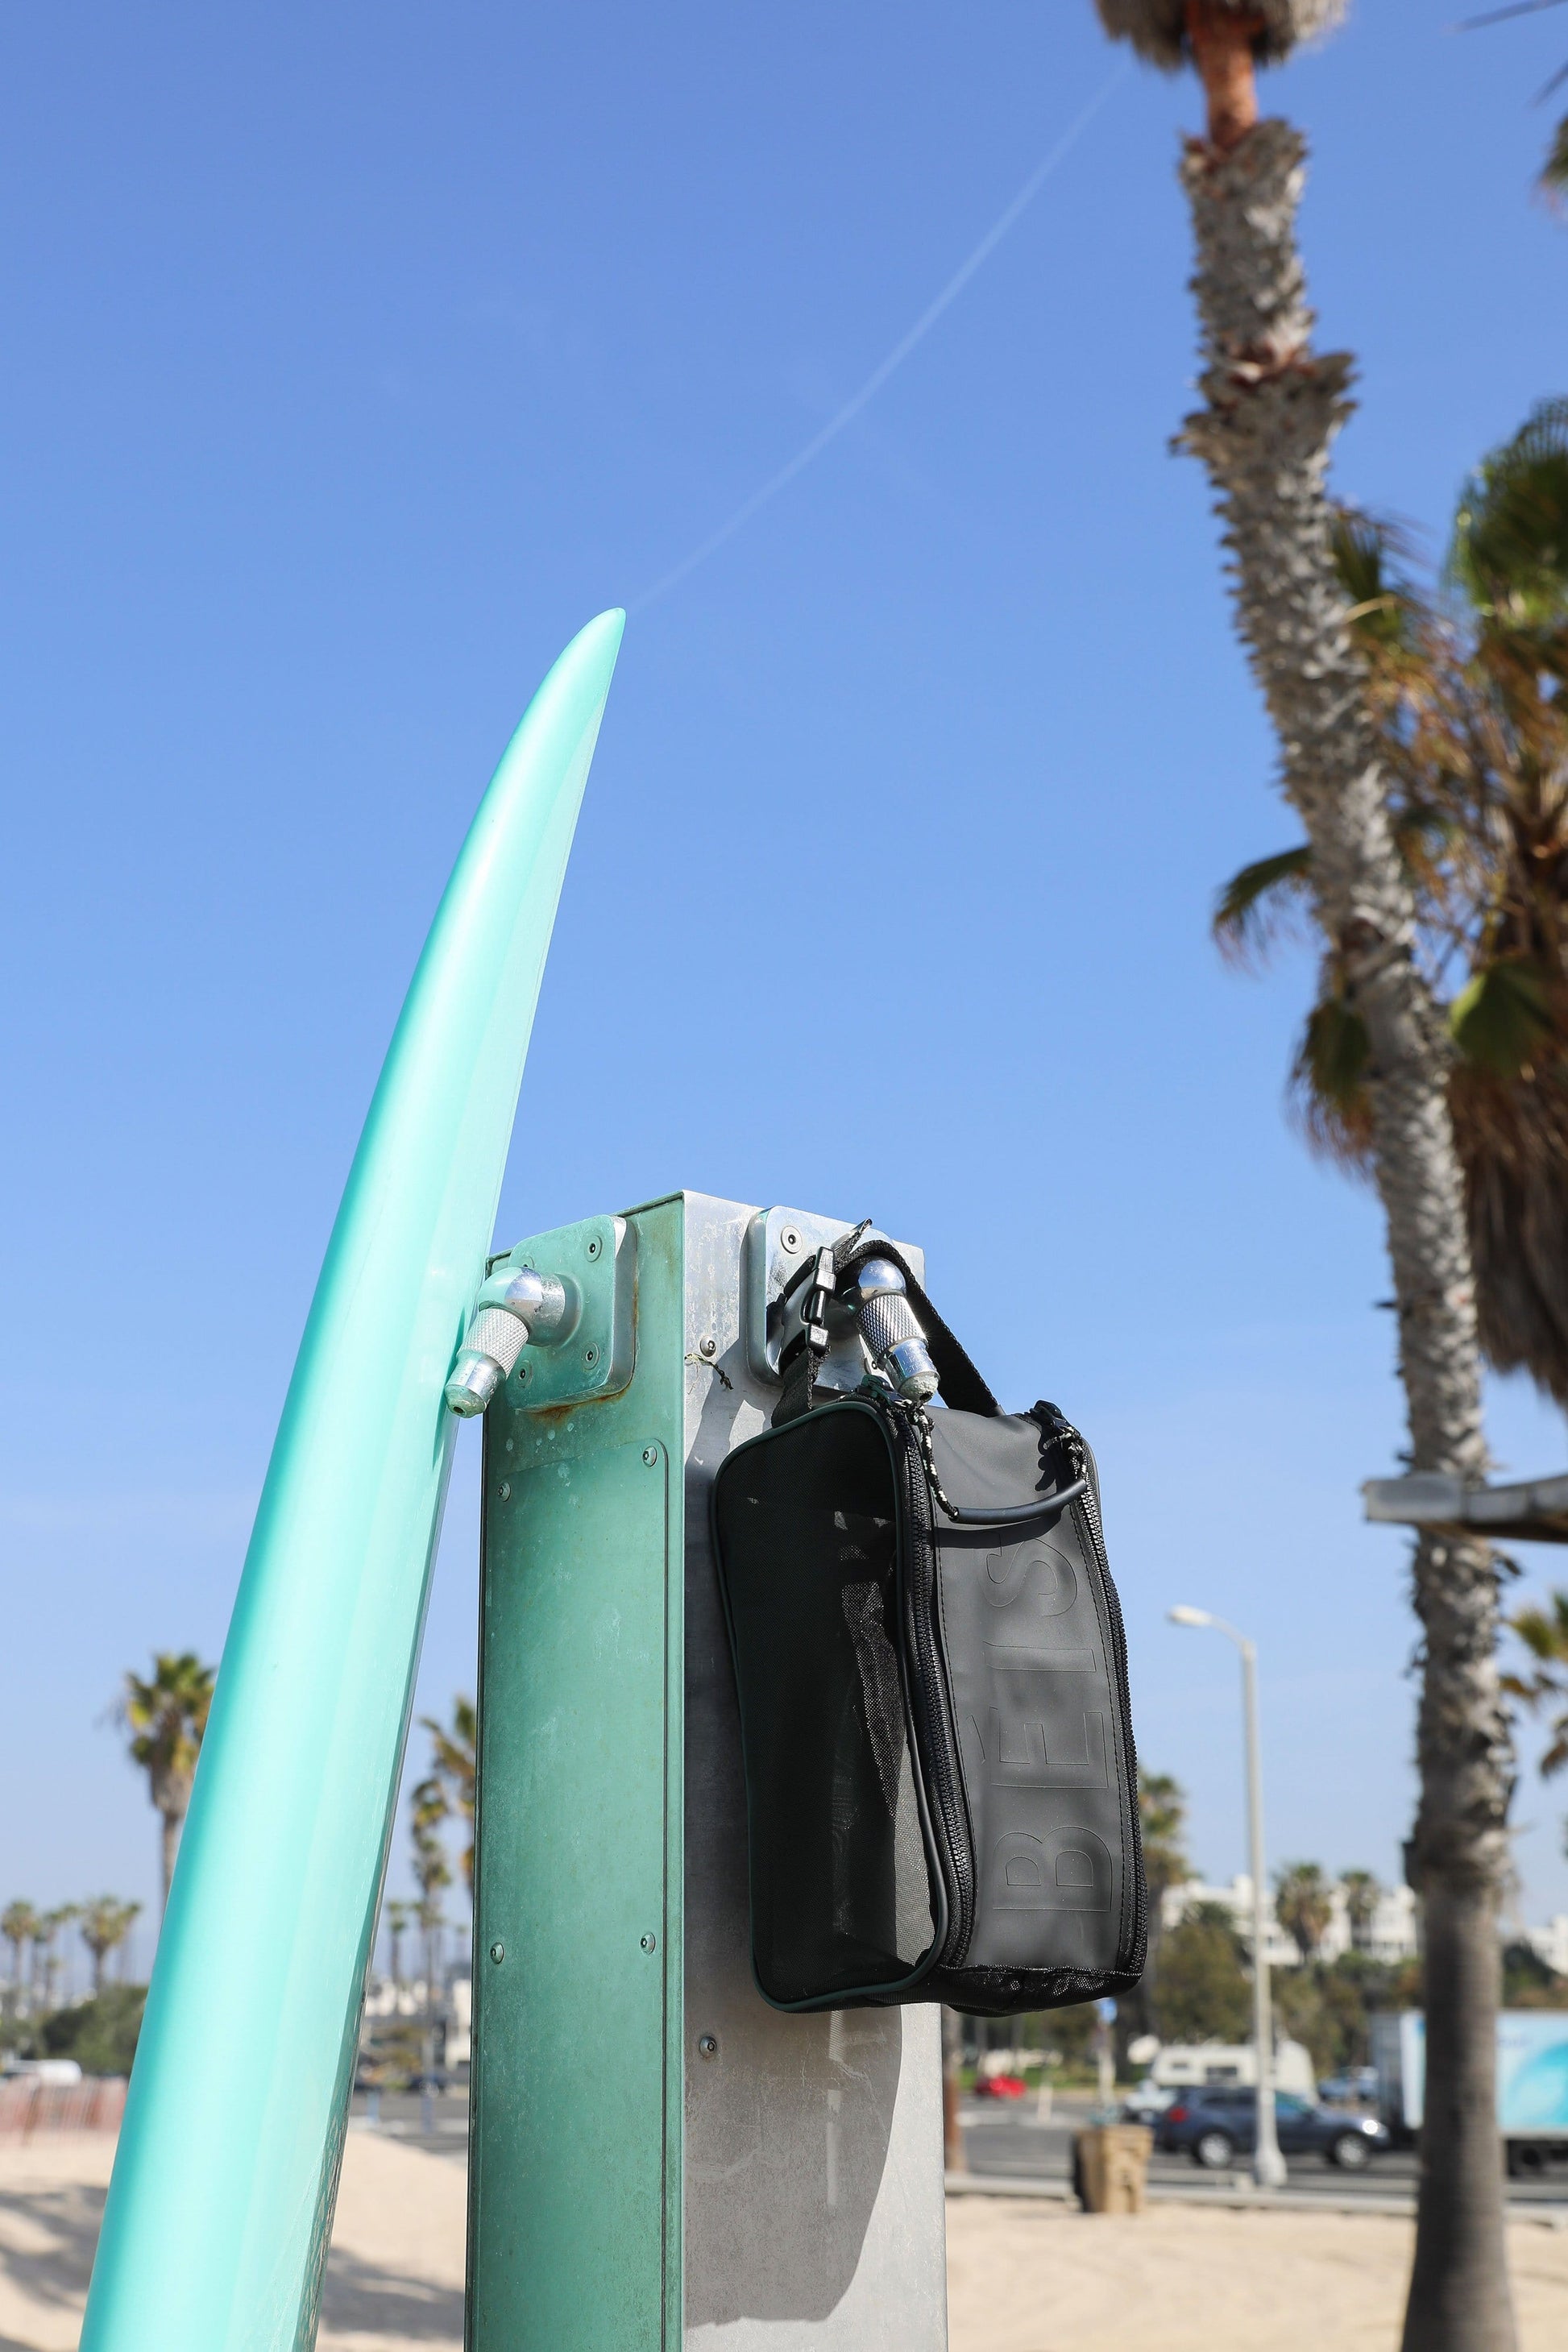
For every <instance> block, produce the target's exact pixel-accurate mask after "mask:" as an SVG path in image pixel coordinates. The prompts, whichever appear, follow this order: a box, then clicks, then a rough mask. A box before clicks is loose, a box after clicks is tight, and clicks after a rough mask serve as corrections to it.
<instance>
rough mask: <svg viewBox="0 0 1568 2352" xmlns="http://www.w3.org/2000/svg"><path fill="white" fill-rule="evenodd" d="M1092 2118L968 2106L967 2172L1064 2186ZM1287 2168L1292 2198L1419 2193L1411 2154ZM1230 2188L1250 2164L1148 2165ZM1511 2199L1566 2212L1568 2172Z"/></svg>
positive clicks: (1190, 2182)
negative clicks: (1343, 2166) (1218, 2167)
mask: <svg viewBox="0 0 1568 2352" xmlns="http://www.w3.org/2000/svg"><path fill="white" fill-rule="evenodd" d="M1088 2112H1089V2103H1088V2101H1087V2100H1079V2099H1075V2098H1061V2099H1058V2102H1057V2108H1056V2113H1055V2115H1054V2116H1052V2118H1051V2120H1050V2121H1049V2122H1048V2123H1041V2122H1039V2121H1038V2120H1037V2103H1036V2100H1035V2098H1034V2096H1033V2095H1030V2096H1029V2097H1027V2098H1025V2099H1020V2100H1018V2101H1017V2102H1016V2104H1014V2105H1008V2106H1005V2107H1004V2106H1003V2105H1002V2104H1001V2102H1000V2101H996V2100H990V2099H986V2100H979V2099H975V2100H966V2101H965V2103H964V2105H963V2109H962V2111H961V2120H962V2122H963V2127H964V2130H963V2142H964V2150H965V2153H966V2155H967V2157H968V2160H969V2169H970V2171H971V2172H973V2173H976V2174H981V2175H987V2174H989V2175H993V2176H994V2175H997V2174H1002V2175H1006V2176H1010V2177H1011V2178H1013V2179H1043V2180H1060V2181H1062V2182H1066V2180H1067V2179H1068V2175H1069V2173H1070V2172H1071V2169H1072V2136H1073V2133H1074V2132H1075V2131H1076V2130H1078V2129H1079V2126H1081V2125H1082V2124H1083V2123H1084V2122H1085V2121H1086V2120H1087V2117H1088ZM1287 2168H1288V2170H1289V2176H1290V2178H1289V2188H1288V2189H1287V2190H1286V2191H1285V2192H1284V2194H1286V2195H1287V2196H1289V2198H1290V2199H1291V2200H1297V2199H1300V2200H1301V2201H1302V2202H1309V2201H1310V2200H1325V2199H1327V2200H1331V2201H1333V2202H1336V2203H1338V2202H1343V2201H1345V2200H1354V2199H1355V2198H1358V2197H1369V2198H1373V2199H1377V2198H1385V2197H1390V2196H1394V2197H1410V2198H1414V2197H1415V2155H1414V2153H1413V2152H1411V2151H1410V2150H1407V2149H1402V2148H1394V2149H1391V2150H1390V2151H1389V2153H1388V2154H1387V2155H1386V2156H1378V2157H1374V2158H1373V2161H1372V2163H1371V2164H1370V2165H1369V2166H1368V2168H1367V2169H1366V2170H1365V2172H1360V2173H1356V2172H1341V2171H1339V2170H1338V2169H1337V2168H1336V2167H1334V2166H1333V2165H1331V2164H1325V2163H1324V2161H1323V2159H1322V2158H1321V2157H1317V2156H1298V2157H1292V2158H1289V2162H1288V2166H1287ZM1232 2182H1234V2183H1235V2185H1236V2186H1237V2187H1238V2188H1246V2189H1250V2188H1251V2186H1252V2176H1251V2174H1250V2172H1249V2171H1248V2170H1247V2167H1246V2165H1245V2163H1243V2164H1242V2165H1240V2166H1238V2168H1237V2171H1236V2172H1235V2173H1234V2174H1230V2173H1212V2172H1211V2173H1205V2172H1204V2171H1202V2170H1200V2168H1198V2166H1197V2165H1195V2164H1194V2162H1193V2160H1192V2158H1190V2157H1185V2156H1161V2155H1160V2154H1159V2153H1158V2152H1156V2153H1155V2155H1154V2157H1153V2158H1152V2160H1151V2163H1150V2167H1149V2184H1150V2187H1151V2188H1152V2189H1162V2188H1164V2189H1203V2188H1204V2187H1205V2185H1208V2186H1210V2187H1213V2188H1215V2189H1217V2188H1219V2187H1220V2186H1221V2185H1222V2184H1225V2185H1227V2186H1228V2185H1229V2184H1230V2183H1232ZM1508 2198H1509V2202H1510V2204H1513V2205H1526V2204H1541V2205H1552V2206H1560V2207H1563V2208H1564V2209H1568V2167H1563V2166H1557V2167H1555V2168H1553V2169H1552V2171H1551V2172H1549V2173H1548V2174H1546V2175H1545V2176H1544V2177H1543V2178H1542V2179H1533V2180H1531V2179H1524V2180H1510V2182H1509V2183H1508Z"/></svg>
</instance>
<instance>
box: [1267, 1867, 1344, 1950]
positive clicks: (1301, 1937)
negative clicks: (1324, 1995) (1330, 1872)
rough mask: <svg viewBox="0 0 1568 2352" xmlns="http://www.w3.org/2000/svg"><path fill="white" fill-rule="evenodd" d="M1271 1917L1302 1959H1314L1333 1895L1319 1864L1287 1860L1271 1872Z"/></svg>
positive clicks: (1329, 1913) (1330, 1914)
mask: <svg viewBox="0 0 1568 2352" xmlns="http://www.w3.org/2000/svg"><path fill="white" fill-rule="evenodd" d="M1274 1916H1275V1917H1276V1918H1277V1919H1278V1920H1279V1925H1280V1926H1281V1927H1283V1928H1284V1930H1285V1933H1286V1934H1287V1935H1288V1936H1289V1937H1290V1939H1291V1941H1292V1943H1294V1945H1295V1947H1296V1949H1297V1950H1298V1951H1299V1952H1300V1955H1301V1958H1302V1959H1303V1960H1310V1959H1314V1958H1316V1957H1317V1951H1318V1947H1319V1945H1320V1944H1321V1942H1322V1940H1323V1936H1324V1932H1325V1930H1326V1929H1327V1927H1328V1924H1329V1921H1330V1920H1331V1918H1332V1916H1333V1897H1332V1895H1331V1893H1330V1890H1329V1882H1328V1880H1327V1879H1326V1878H1325V1876H1324V1875H1323V1872H1322V1868H1321V1864H1318V1863H1315V1862H1288V1863H1287V1864H1285V1866H1284V1868H1283V1869H1282V1870H1280V1871H1278V1872H1277V1873H1276V1874H1275V1879H1274Z"/></svg>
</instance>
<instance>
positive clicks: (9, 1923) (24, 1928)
mask: <svg viewBox="0 0 1568 2352" xmlns="http://www.w3.org/2000/svg"><path fill="white" fill-rule="evenodd" d="M37 1926H38V1915H37V1911H36V1910H35V1909H34V1907H33V1906H32V1905H31V1904H30V1903H23V1902H16V1903H7V1905H6V1906H5V1910H4V1911H0V1936H4V1937H5V1941H6V1942H7V1943H8V1944H9V1945H10V1947H11V1994H10V2001H9V2004H8V2006H10V2007H11V2008H12V2009H13V2010H20V2008H21V2005H22V1990H23V1985H24V1982H25V1981H26V1979H24V1976H23V1971H22V1955H23V1953H24V1951H30V1950H31V1948H32V1943H33V1937H34V1936H35V1935H36V1934H37ZM29 1976H30V1971H29Z"/></svg>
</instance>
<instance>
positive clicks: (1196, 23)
mask: <svg viewBox="0 0 1568 2352" xmlns="http://www.w3.org/2000/svg"><path fill="white" fill-rule="evenodd" d="M1186 19H1187V39H1188V41H1189V42H1190V44H1191V46H1192V52H1193V63H1194V65H1195V66H1196V68H1197V69H1198V75H1199V78H1200V79H1201V80H1202V82H1203V86H1204V96H1205V99H1206V100H1207V101H1208V131H1209V142H1210V144H1211V145H1212V146H1215V147H1226V148H1228V147H1234V146H1236V145H1237V143H1238V142H1239V141H1241V140H1243V139H1245V138H1246V136H1247V132H1248V131H1250V130H1251V128H1252V126H1253V124H1254V123H1255V122H1256V121H1257V120H1258V77H1257V74H1256V73H1255V72H1254V70H1253V65H1252V43H1253V39H1254V37H1255V36H1256V35H1257V34H1258V33H1259V32H1261V31H1262V29H1263V26H1262V20H1261V19H1260V18H1259V17H1257V16H1243V15H1242V13H1241V12H1240V10H1239V9H1237V8H1235V7H1232V6H1229V5H1226V0H1187V8H1186Z"/></svg>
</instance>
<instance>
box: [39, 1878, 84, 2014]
mask: <svg viewBox="0 0 1568 2352" xmlns="http://www.w3.org/2000/svg"><path fill="white" fill-rule="evenodd" d="M80 1912H81V1906H80V1904H79V1903H57V1904H56V1905H55V1906H54V1909H53V1910H52V1911H45V1912H43V1913H42V1914H41V1915H40V1916H39V1919H38V1924H37V1927H36V1929H35V1930H34V1940H33V1951H34V1956H35V1957H34V1961H33V1977H34V1981H35V1983H36V1982H37V1979H38V1976H39V1968H38V1959H39V1958H40V1957H41V1958H42V1961H43V1969H42V1976H43V1988H44V2007H45V2008H46V2009H58V2007H59V2002H58V2000H57V1999H56V1995H57V1992H58V1988H59V1972H60V1956H59V1953H58V1949H57V1946H58V1943H59V1938H60V1931H61V1929H62V1928H65V1927H70V1926H71V1924H72V1922H73V1921H74V1920H76V1919H77V1918H78V1917H79V1916H80Z"/></svg>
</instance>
